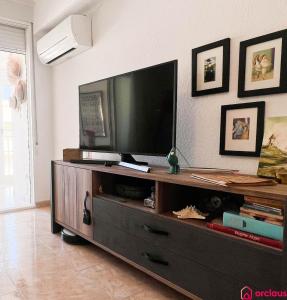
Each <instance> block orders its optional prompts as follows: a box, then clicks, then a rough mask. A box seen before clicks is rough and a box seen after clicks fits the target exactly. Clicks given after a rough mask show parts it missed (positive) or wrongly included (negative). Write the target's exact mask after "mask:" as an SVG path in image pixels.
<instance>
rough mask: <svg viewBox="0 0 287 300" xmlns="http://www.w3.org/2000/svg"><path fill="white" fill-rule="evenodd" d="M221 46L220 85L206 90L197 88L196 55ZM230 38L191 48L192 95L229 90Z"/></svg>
mask: <svg viewBox="0 0 287 300" xmlns="http://www.w3.org/2000/svg"><path fill="white" fill-rule="evenodd" d="M221 46H223V66H222V86H221V87H217V88H211V89H206V90H200V91H198V90H197V69H198V67H197V55H198V54H199V53H201V52H205V51H208V50H211V49H214V48H218V47H221ZM229 69H230V38H226V39H223V40H220V41H217V42H213V43H210V44H207V45H204V46H201V47H198V48H194V49H192V92H191V95H192V96H193V97H197V96H203V95H210V94H217V93H224V92H228V91H229V73H230V70H229Z"/></svg>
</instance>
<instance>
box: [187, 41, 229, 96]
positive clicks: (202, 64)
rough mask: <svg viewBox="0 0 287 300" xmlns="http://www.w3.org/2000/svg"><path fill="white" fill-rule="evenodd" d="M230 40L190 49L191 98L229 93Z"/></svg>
mask: <svg viewBox="0 0 287 300" xmlns="http://www.w3.org/2000/svg"><path fill="white" fill-rule="evenodd" d="M229 63H230V38H226V39H224V40H220V41H217V42H214V43H211V44H208V45H205V46H201V47H199V48H195V49H192V96H202V95H209V94H216V93H222V92H228V91H229Z"/></svg>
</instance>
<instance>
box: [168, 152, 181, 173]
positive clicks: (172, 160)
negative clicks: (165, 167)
mask: <svg viewBox="0 0 287 300" xmlns="http://www.w3.org/2000/svg"><path fill="white" fill-rule="evenodd" d="M166 159H167V161H168V163H169V165H170V168H169V173H170V174H178V173H179V170H180V168H179V164H178V158H177V156H176V149H175V148H172V149H171V150H170V152H169V154H168V156H167V158H166Z"/></svg>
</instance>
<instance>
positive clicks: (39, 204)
mask: <svg viewBox="0 0 287 300" xmlns="http://www.w3.org/2000/svg"><path fill="white" fill-rule="evenodd" d="M35 206H36V208H40V207H46V206H50V200H44V201H39V202H36V203H35Z"/></svg>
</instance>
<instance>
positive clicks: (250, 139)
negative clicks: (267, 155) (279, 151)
mask: <svg viewBox="0 0 287 300" xmlns="http://www.w3.org/2000/svg"><path fill="white" fill-rule="evenodd" d="M264 115H265V102H264V101H260V102H252V103H243V104H232V105H224V106H222V107H221V127H220V150H219V153H220V154H221V155H237V156H260V150H261V145H262V139H263V133H264Z"/></svg>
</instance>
